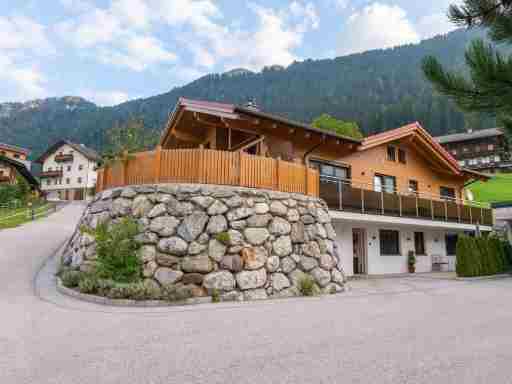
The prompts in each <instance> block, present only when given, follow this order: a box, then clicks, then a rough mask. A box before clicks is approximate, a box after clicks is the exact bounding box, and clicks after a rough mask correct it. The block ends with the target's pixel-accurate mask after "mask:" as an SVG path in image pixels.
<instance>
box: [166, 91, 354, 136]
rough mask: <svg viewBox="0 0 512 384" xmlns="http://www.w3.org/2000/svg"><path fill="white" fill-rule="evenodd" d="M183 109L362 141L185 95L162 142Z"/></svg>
mask: <svg viewBox="0 0 512 384" xmlns="http://www.w3.org/2000/svg"><path fill="white" fill-rule="evenodd" d="M182 109H185V110H187V111H192V112H198V113H205V114H209V115H215V116H218V117H222V118H227V119H232V120H240V119H242V118H243V117H247V116H252V117H259V118H262V119H267V120H271V121H274V122H278V123H282V124H287V125H290V126H292V127H296V128H300V129H304V130H306V131H310V132H315V133H320V134H322V135H325V136H329V137H333V138H336V139H340V140H344V141H350V142H352V143H355V144H360V143H361V141H362V140H360V139H356V138H353V137H349V136H345V135H340V134H338V133H336V132H330V131H324V130H322V129H318V128H315V127H312V126H310V125H308V124H305V123H301V122H297V121H294V120H291V119H288V118H286V117H283V116H277V115H274V114H270V113H266V112H262V111H259V110H256V109H254V108H249V107H243V106H239V105H235V104H229V103H219V102H211V101H203V100H192V99H186V98H184V97H180V99H179V100H178V103H177V104H176V107H175V108H174V110H173V112H172V114H171V115H170V117H169V121H168V122H167V125H166V128H165V129H164V132H163V133H162V140H161V142H162V143H163V142H164V140H165V139H166V137H167V133H168V130H169V128H170V126H171V123H172V121H173V120H174V119H175V118H176V117H177V116H178V114H179V113H178V112H179V111H180V110H182Z"/></svg>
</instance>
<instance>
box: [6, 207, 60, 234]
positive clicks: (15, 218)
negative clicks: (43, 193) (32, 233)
mask: <svg viewBox="0 0 512 384" xmlns="http://www.w3.org/2000/svg"><path fill="white" fill-rule="evenodd" d="M51 212H54V206H53V205H52V204H45V205H42V206H40V207H38V208H36V209H35V211H34V214H35V220H38V219H40V218H42V217H46V216H48V215H49V214H50V213H51ZM29 221H32V217H31V215H30V213H29V210H28V209H27V208H18V209H12V210H8V211H7V210H4V211H2V213H1V214H0V230H2V229H7V228H14V227H17V226H19V225H21V224H24V223H27V222H29Z"/></svg>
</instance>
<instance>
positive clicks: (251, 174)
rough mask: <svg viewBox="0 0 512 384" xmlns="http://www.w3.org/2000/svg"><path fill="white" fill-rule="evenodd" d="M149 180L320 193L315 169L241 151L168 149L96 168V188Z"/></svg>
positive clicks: (145, 153)
mask: <svg viewBox="0 0 512 384" xmlns="http://www.w3.org/2000/svg"><path fill="white" fill-rule="evenodd" d="M150 183H155V184H156V183H199V184H218V185H234V186H242V187H249V188H262V189H270V190H276V191H282V192H295V193H303V194H308V195H311V196H318V194H319V175H318V171H316V170H314V169H311V168H307V167H305V166H304V165H301V164H294V163H289V162H286V161H282V160H276V159H271V158H266V157H261V156H253V155H248V154H246V153H243V152H225V151H216V150H211V149H170V150H162V149H159V148H157V149H156V150H155V151H149V152H140V153H136V154H134V155H132V156H130V157H129V158H128V159H127V160H125V161H117V162H115V163H113V164H110V165H108V166H105V167H104V168H102V169H99V170H98V181H97V186H96V191H97V192H100V191H102V190H105V189H109V188H114V187H121V186H125V185H136V184H150Z"/></svg>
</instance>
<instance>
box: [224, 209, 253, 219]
mask: <svg viewBox="0 0 512 384" xmlns="http://www.w3.org/2000/svg"><path fill="white" fill-rule="evenodd" d="M253 213H254V210H253V209H252V208H236V209H233V210H232V211H229V212H228V213H227V218H228V220H229V221H237V220H242V219H246V218H247V217H249V216H251V215H252V214H253Z"/></svg>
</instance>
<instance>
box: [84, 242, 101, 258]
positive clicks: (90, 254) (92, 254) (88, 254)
mask: <svg viewBox="0 0 512 384" xmlns="http://www.w3.org/2000/svg"><path fill="white" fill-rule="evenodd" d="M84 257H85V259H86V260H96V259H97V258H98V255H97V254H96V244H91V245H90V246H89V247H88V248H87V249H86V250H85V253H84Z"/></svg>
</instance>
